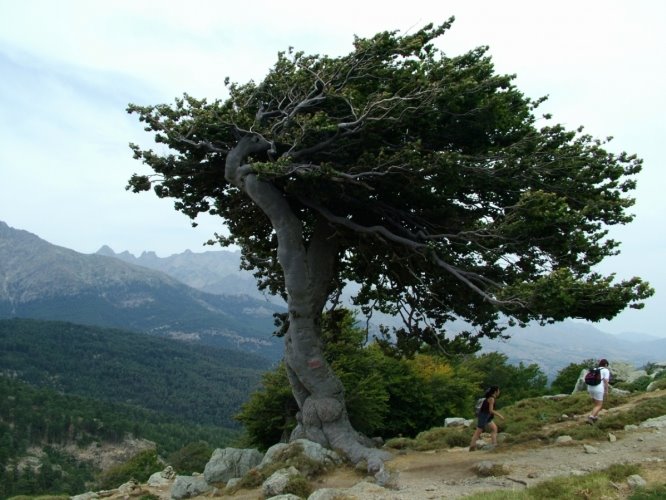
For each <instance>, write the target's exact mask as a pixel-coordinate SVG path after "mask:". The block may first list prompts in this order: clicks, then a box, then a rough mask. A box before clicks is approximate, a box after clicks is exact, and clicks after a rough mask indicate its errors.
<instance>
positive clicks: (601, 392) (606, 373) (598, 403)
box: [587, 359, 610, 424]
mask: <svg viewBox="0 0 666 500" xmlns="http://www.w3.org/2000/svg"><path fill="white" fill-rule="evenodd" d="M595 370H596V371H597V372H598V379H599V382H598V383H597V384H596V385H588V386H587V393H588V394H589V395H590V397H591V398H592V399H593V400H594V406H593V407H592V412H590V415H589V416H588V417H587V422H588V423H589V424H593V423H595V422H596V421H597V420H598V419H599V416H598V415H599V412H600V411H601V408H602V406H603V405H604V397H607V396H608V391H609V390H610V386H609V385H608V384H609V382H610V370H609V369H608V360H606V359H600V360H599V366H598V367H597V368H595Z"/></svg>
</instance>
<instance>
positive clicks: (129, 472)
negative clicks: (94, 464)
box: [98, 450, 163, 490]
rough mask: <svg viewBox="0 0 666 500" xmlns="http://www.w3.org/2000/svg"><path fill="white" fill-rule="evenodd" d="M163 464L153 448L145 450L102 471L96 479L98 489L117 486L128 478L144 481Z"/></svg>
mask: <svg viewBox="0 0 666 500" xmlns="http://www.w3.org/2000/svg"><path fill="white" fill-rule="evenodd" d="M162 468H163V464H161V463H160V461H159V460H158V458H157V452H156V451H155V450H146V451H142V452H141V453H138V454H136V455H135V456H134V457H132V458H131V459H129V460H128V461H127V462H125V463H123V464H120V465H117V466H115V467H112V468H111V469H109V470H107V471H105V472H103V473H102V474H101V475H100V477H99V480H98V485H99V488H100V489H104V490H109V489H113V488H117V487H118V486H120V485H121V484H123V483H126V482H127V481H129V480H130V479H134V480H136V481H139V482H140V483H145V482H146V481H147V480H148V478H149V477H150V475H151V474H153V473H155V472H158V471H160V470H162Z"/></svg>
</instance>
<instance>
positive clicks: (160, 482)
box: [147, 465, 176, 486]
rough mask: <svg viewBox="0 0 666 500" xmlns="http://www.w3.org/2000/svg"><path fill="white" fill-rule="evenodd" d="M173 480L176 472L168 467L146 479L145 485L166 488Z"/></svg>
mask: <svg viewBox="0 0 666 500" xmlns="http://www.w3.org/2000/svg"><path fill="white" fill-rule="evenodd" d="M175 478H176V472H175V471H174V470H173V467H171V466H170V465H169V466H167V467H166V468H165V469H164V470H163V471H161V472H156V473H154V474H152V475H151V476H150V477H149V478H148V482H147V484H148V486H166V485H167V484H169V483H170V482H171V481H172V480H173V479H175Z"/></svg>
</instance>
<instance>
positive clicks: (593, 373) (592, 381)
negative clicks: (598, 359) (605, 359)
mask: <svg viewBox="0 0 666 500" xmlns="http://www.w3.org/2000/svg"><path fill="white" fill-rule="evenodd" d="M585 383H586V384H587V385H599V384H600V383H601V368H590V369H589V370H588V371H587V373H586V374H585Z"/></svg>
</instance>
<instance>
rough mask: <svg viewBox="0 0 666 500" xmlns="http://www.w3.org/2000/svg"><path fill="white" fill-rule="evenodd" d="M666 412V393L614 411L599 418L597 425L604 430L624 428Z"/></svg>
mask: <svg viewBox="0 0 666 500" xmlns="http://www.w3.org/2000/svg"><path fill="white" fill-rule="evenodd" d="M664 414H666V395H664V396H659V397H656V398H650V399H644V400H643V401H639V402H637V403H636V406H635V407H633V408H631V409H629V410H627V411H623V412H621V413H614V414H609V415H606V416H604V418H602V419H599V422H597V425H598V426H599V428H600V429H604V430H607V431H608V430H618V429H624V426H625V425H629V424H634V425H637V424H640V423H641V422H643V421H645V420H647V419H649V418H653V417H654V416H656V415H664Z"/></svg>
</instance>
